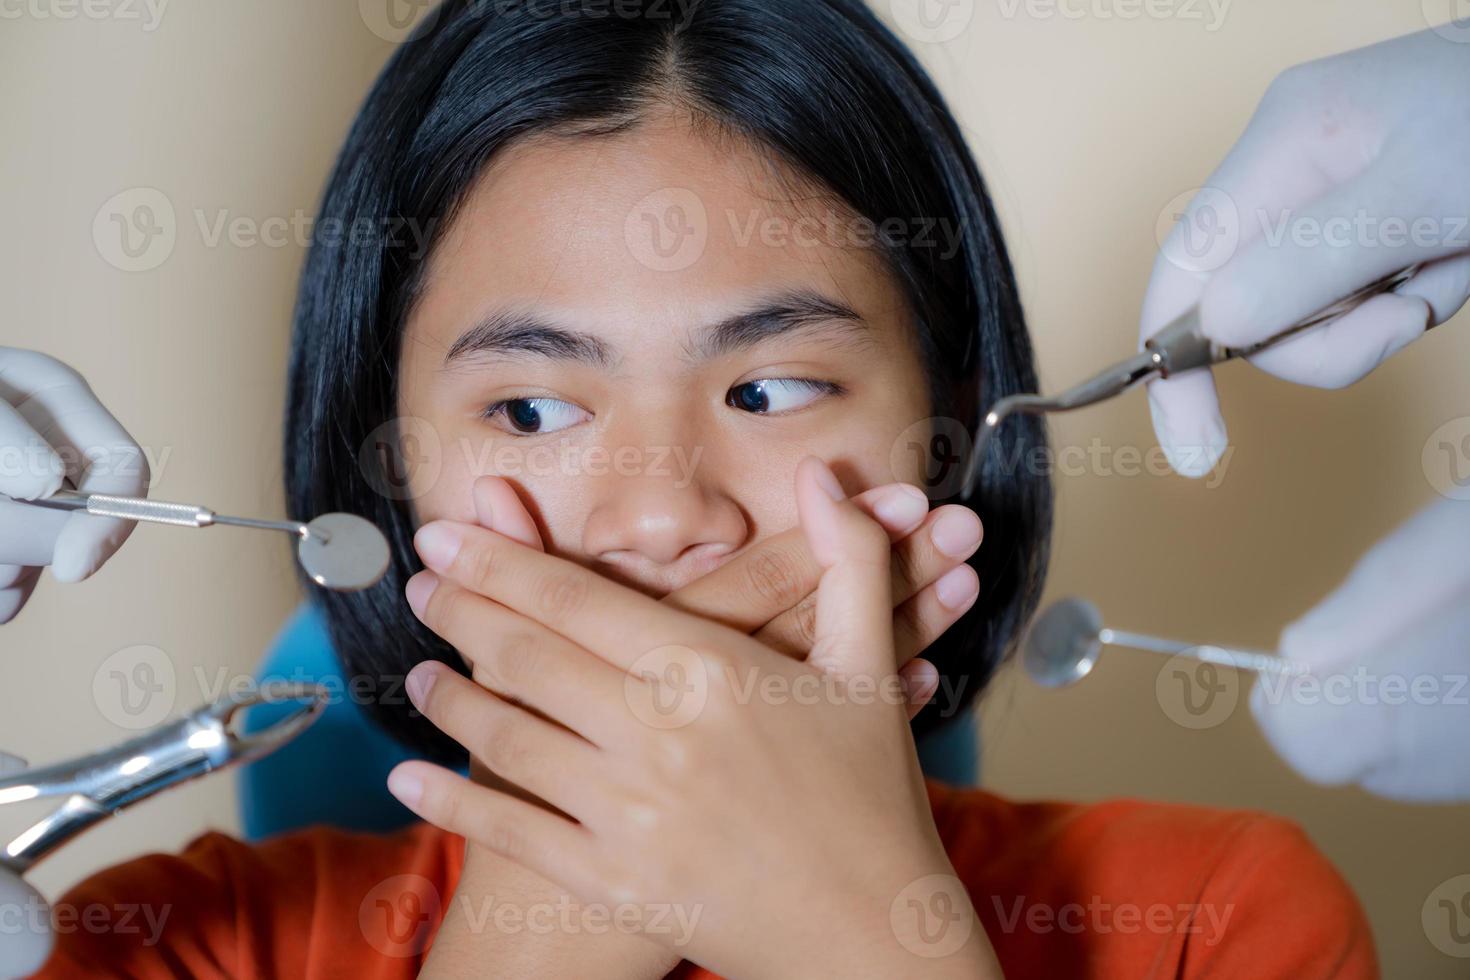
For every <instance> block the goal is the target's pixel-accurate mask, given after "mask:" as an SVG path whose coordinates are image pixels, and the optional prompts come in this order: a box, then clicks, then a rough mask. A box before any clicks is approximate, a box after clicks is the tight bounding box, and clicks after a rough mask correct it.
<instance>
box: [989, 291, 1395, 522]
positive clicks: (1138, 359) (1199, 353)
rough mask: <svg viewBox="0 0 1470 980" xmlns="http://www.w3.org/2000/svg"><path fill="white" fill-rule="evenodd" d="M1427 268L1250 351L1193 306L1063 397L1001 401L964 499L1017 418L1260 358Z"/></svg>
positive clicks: (1075, 406) (1357, 297)
mask: <svg viewBox="0 0 1470 980" xmlns="http://www.w3.org/2000/svg"><path fill="white" fill-rule="evenodd" d="M1422 268H1423V265H1422V264H1421V265H1413V266H1410V267H1408V268H1407V269H1401V270H1399V271H1398V272H1395V273H1392V274H1390V275H1387V276H1384V277H1383V278H1382V279H1379V280H1377V281H1375V282H1371V283H1369V284H1368V285H1366V286H1364V287H1363V288H1362V289H1360V290H1358V291H1357V292H1355V293H1353V294H1352V295H1350V296H1348V297H1346V298H1344V299H1341V300H1339V301H1338V302H1336V303H1334V304H1332V305H1331V306H1329V307H1327V308H1326V309H1325V310H1322V311H1321V312H1318V313H1314V314H1312V315H1311V316H1309V317H1307V318H1306V319H1304V320H1298V321H1297V322H1296V323H1294V324H1292V325H1291V326H1289V327H1287V328H1286V329H1285V330H1282V331H1281V332H1280V333H1277V334H1274V335H1272V336H1270V337H1267V338H1266V339H1265V340H1262V341H1259V342H1257V343H1254V344H1250V345H1248V346H1245V347H1226V346H1224V345H1223V344H1217V343H1215V342H1214V341H1213V340H1210V339H1209V338H1208V337H1206V336H1205V335H1204V334H1203V333H1202V332H1201V329H1200V319H1199V307H1198V306H1194V307H1192V308H1191V309H1189V310H1188V311H1186V312H1185V313H1183V314H1182V315H1181V316H1179V317H1177V318H1176V319H1175V320H1173V321H1172V322H1170V323H1169V325H1168V326H1166V327H1164V329H1162V330H1160V331H1159V332H1158V333H1156V334H1154V335H1153V336H1152V337H1150V338H1149V339H1148V340H1147V341H1145V342H1144V345H1143V350H1141V351H1139V352H1138V353H1137V354H1135V355H1133V356H1132V357H1130V358H1128V359H1127V360H1125V361H1120V362H1118V363H1117V364H1114V365H1112V366H1111V367H1108V368H1105V369H1104V370H1102V371H1099V372H1098V373H1097V374H1095V375H1093V376H1092V377H1090V378H1088V379H1087V380H1086V381H1083V382H1082V383H1081V384H1079V385H1076V386H1075V387H1072V388H1069V389H1067V390H1066V391H1064V392H1062V393H1061V394H1060V395H1054V396H1051V397H1046V396H1043V395H1010V396H1008V397H1005V398H1002V399H1000V400H998V401H997V402H996V403H995V404H994V405H993V406H992V407H991V409H990V411H989V412H987V413H986V414H985V418H984V419H982V420H981V422H980V425H979V426H978V427H977V429H976V431H975V438H974V440H973V441H972V443H971V449H970V459H969V461H968V462H967V463H966V464H965V484H964V490H963V495H964V496H965V497H970V496H971V495H973V494H974V492H975V485H976V484H977V483H978V482H979V480H980V469H981V467H982V466H983V465H984V460H985V448H986V446H988V445H989V443H990V439H991V437H992V436H993V435H994V434H995V430H996V429H998V428H1000V425H1001V423H1002V422H1004V421H1005V420H1006V419H1007V418H1009V417H1010V416H1012V415H1016V414H1022V415H1042V414H1045V413H1048V412H1070V411H1073V410H1074V409H1078V408H1085V407H1086V406H1088V405H1095V404H1097V403H1098V402H1101V401H1106V400H1107V399H1109V398H1112V397H1114V396H1116V395H1121V394H1122V393H1123V392H1125V391H1127V390H1129V389H1130V388H1133V387H1134V386H1136V385H1138V384H1141V383H1142V382H1145V381H1152V380H1153V379H1155V378H1168V377H1172V376H1173V375H1176V374H1183V373H1184V372H1185V371H1193V370H1195V369H1197V368H1203V367H1209V366H1211V365H1213V364H1222V363H1224V362H1225V361H1233V360H1235V359H1236V358H1241V357H1250V356H1251V355H1253V354H1259V353H1260V352H1261V351H1263V350H1266V349H1268V348H1270V347H1274V346H1276V345H1277V344H1279V343H1281V342H1282V341H1285V340H1288V339H1290V338H1292V337H1295V336H1297V335H1298V334H1301V333H1303V332H1305V331H1307V330H1311V329H1313V328H1315V327H1320V326H1323V325H1325V324H1328V323H1332V322H1333V321H1335V320H1339V319H1341V318H1342V317H1344V316H1346V315H1347V314H1349V313H1351V312H1352V311H1353V310H1355V309H1357V308H1358V307H1359V306H1362V305H1363V304H1364V303H1366V302H1367V301H1368V300H1370V299H1372V298H1373V297H1375V296H1378V295H1381V294H1383V293H1390V292H1393V291H1394V290H1395V289H1397V288H1398V287H1399V286H1402V285H1403V284H1404V283H1406V282H1408V281H1409V280H1410V279H1412V278H1413V277H1414V276H1415V275H1417V274H1418V272H1419V271H1420V269H1422Z"/></svg>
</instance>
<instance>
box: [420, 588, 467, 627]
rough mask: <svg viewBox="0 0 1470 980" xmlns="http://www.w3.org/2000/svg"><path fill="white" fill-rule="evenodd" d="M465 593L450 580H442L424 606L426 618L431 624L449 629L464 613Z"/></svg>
mask: <svg viewBox="0 0 1470 980" xmlns="http://www.w3.org/2000/svg"><path fill="white" fill-rule="evenodd" d="M464 601H465V593H464V591H463V590H462V589H457V588H455V587H454V586H453V585H451V584H449V583H448V582H440V583H439V585H438V587H437V588H435V589H434V592H433V594H432V595H430V596H429V603H428V605H427V606H425V607H424V619H426V620H428V622H429V625H431V626H433V627H434V628H435V631H436V632H439V631H440V630H449V629H452V628H453V627H454V625H455V624H456V623H458V622H459V618H460V617H461V616H462V615H463V614H464Z"/></svg>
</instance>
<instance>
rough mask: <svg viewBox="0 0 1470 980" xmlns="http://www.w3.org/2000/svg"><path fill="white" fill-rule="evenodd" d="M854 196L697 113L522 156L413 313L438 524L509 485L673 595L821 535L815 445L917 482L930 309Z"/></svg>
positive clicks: (862, 480)
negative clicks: (717, 135)
mask: <svg viewBox="0 0 1470 980" xmlns="http://www.w3.org/2000/svg"><path fill="white" fill-rule="evenodd" d="M793 194H795V195H796V196H797V197H798V198H799V200H793ZM829 200H830V198H829V196H828V195H823V194H821V193H819V192H817V191H815V190H813V189H810V188H808V189H806V190H803V188H802V185H801V184H799V183H795V182H793V181H792V180H791V179H789V177H788V179H786V180H780V179H777V178H776V177H775V176H774V175H773V174H772V173H771V171H770V167H769V165H768V164H767V163H765V162H764V160H763V158H762V157H761V156H760V155H759V154H758V153H756V152H755V151H753V150H752V149H750V148H749V147H743V146H741V145H740V144H738V143H735V142H733V141H725V140H718V141H716V140H712V139H710V138H707V137H706V136H703V135H701V134H700V133H698V132H696V131H695V130H694V129H693V128H692V127H691V126H690V125H689V123H688V122H686V121H683V120H680V119H677V118H674V117H672V116H669V117H666V118H661V119H658V120H655V121H649V122H645V123H643V124H641V125H640V126H638V127H637V128H635V129H632V130H629V131H627V132H624V133H621V134H617V135H613V136H595V137H594V136H579V137H568V138H545V139H536V140H530V141H522V142H521V143H519V144H517V145H516V146H514V147H513V148H511V149H510V150H509V151H507V152H506V153H504V154H503V155H502V156H501V157H500V158H499V159H498V160H497V161H496V163H495V164H493V165H492V166H491V168H490V169H489V171H488V172H487V173H486V175H485V176H484V178H482V179H481V180H480V181H479V183H478V185H477V187H476V189H475V190H474V191H473V193H472V194H471V195H470V196H469V198H468V200H467V202H466V205H465V207H464V209H463V210H462V211H461V212H459V213H458V214H457V216H456V218H455V221H454V223H453V224H452V225H451V226H450V227H449V228H448V229H446V233H445V236H444V238H443V240H442V242H441V243H440V245H439V246H438V248H437V249H436V252H435V254H434V256H433V257H432V259H431V260H430V264H429V267H428V269H427V276H426V279H425V282H424V285H423V290H422V293H421V296H420V299H419V302H418V304H417V305H416V307H415V309H414V312H413V314H412V316H411V317H410V319H409V322H408V324H407V325H406V327H405V335H404V344H403V354H402V362H401V364H400V366H399V375H398V376H399V405H398V409H399V414H400V416H402V417H404V419H405V420H406V421H403V422H401V424H402V425H403V426H404V427H405V428H407V429H408V430H409V431H411V432H412V433H413V436H414V438H413V439H412V444H413V453H414V454H415V457H416V458H415V459H414V463H415V465H414V466H413V467H412V468H411V469H410V471H409V475H408V479H409V492H410V495H411V498H412V500H413V503H414V507H415V511H416V515H417V517H418V519H419V520H420V521H421V522H422V521H430V520H435V519H441V518H448V519H455V520H462V521H473V520H474V515H475V510H474V504H473V501H472V498H471V486H472V485H473V483H474V480H475V479H476V477H479V476H482V475H488V474H493V475H497V476H502V477H505V478H507V479H508V480H509V481H510V482H511V483H513V484H515V485H516V486H517V488H518V490H519V491H520V496H521V498H522V500H523V501H524V502H525V503H526V505H527V507H528V508H529V510H530V511H531V514H532V516H533V517H534V518H535V520H536V522H537V523H538V525H539V526H540V529H541V535H542V539H543V541H544V542H545V544H546V547H547V549H548V550H549V551H551V552H552V553H554V554H558V555H561V556H563V557H565V558H569V559H571V560H574V561H577V562H579V563H581V564H584V565H587V566H589V567H592V568H594V569H596V570H597V571H599V572H601V573H603V574H605V575H607V576H609V577H611V578H614V579H616V580H619V581H622V582H624V583H626V584H628V585H631V586H633V587H635V588H639V589H642V590H644V591H646V592H649V593H651V594H653V595H655V596H662V595H664V594H666V593H668V592H670V591H673V590H675V589H678V588H680V587H681V586H683V585H685V584H687V583H688V582H691V581H693V580H694V579H696V578H698V577H700V576H701V575H703V574H705V573H707V572H709V571H711V570H713V569H714V568H715V567H716V566H718V565H720V564H721V563H723V562H724V561H727V560H728V559H729V558H730V557H731V556H733V555H735V554H737V553H738V552H740V551H741V550H742V549H744V548H747V547H749V546H750V545H752V544H753V543H755V542H756V541H759V540H761V539H762V538H764V537H767V536H769V535H772V534H775V533H779V532H781V531H784V530H786V529H788V528H791V527H794V526H796V523H797V515H796V505H795V501H794V498H793V493H792V481H793V478H794V474H795V470H796V464H797V462H798V461H799V460H800V459H801V458H802V457H803V456H806V455H817V456H820V457H821V458H823V459H824V460H826V461H827V462H828V463H829V464H830V465H831V466H832V468H833V470H834V471H835V472H836V474H837V476H838V478H839V479H840V480H841V481H842V483H843V485H844V487H845V488H846V489H847V490H848V492H849V493H856V492H859V491H861V490H864V489H867V488H869V487H873V486H879V485H882V484H885V483H890V482H894V481H900V480H901V481H906V482H918V480H919V478H920V476H921V463H920V461H919V460H918V459H917V458H916V457H915V456H914V454H913V453H910V452H906V451H904V447H903V446H901V445H900V443H899V439H900V436H901V435H902V434H903V433H904V431H905V430H906V429H908V428H910V427H911V426H913V425H915V423H918V422H920V421H922V420H923V419H925V418H926V417H927V416H928V415H929V391H928V388H927V385H926V381H925V378H924V373H923V370H922V367H921V361H920V354H919V348H918V343H917V340H916V338H915V328H914V325H913V323H912V318H911V316H910V314H909V312H908V310H907V307H906V303H905V300H904V297H903V295H902V291H901V289H900V287H899V285H898V283H897V281H896V280H895V279H894V278H893V276H892V275H891V273H889V271H888V270H887V269H886V267H885V264H884V262H883V261H882V259H881V257H880V256H879V254H878V253H877V252H876V251H875V250H873V249H872V248H871V242H872V235H871V228H870V227H867V226H864V225H862V224H860V223H857V222H854V221H853V220H852V219H851V217H850V216H849V215H848V213H847V211H846V210H844V209H842V208H840V207H838V206H837V205H836V204H835V203H829ZM865 233H866V234H865ZM405 441H406V442H408V440H405ZM896 447H897V451H896Z"/></svg>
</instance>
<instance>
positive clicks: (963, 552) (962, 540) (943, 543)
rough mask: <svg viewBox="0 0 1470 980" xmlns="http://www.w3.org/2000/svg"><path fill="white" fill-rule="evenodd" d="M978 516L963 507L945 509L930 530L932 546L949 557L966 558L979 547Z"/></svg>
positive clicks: (979, 530) (979, 529) (980, 530)
mask: <svg viewBox="0 0 1470 980" xmlns="http://www.w3.org/2000/svg"><path fill="white" fill-rule="evenodd" d="M981 532H982V528H981V526H980V518H979V517H976V516H975V512H974V511H972V510H969V509H968V508H965V507H955V508H951V509H950V510H948V511H946V512H945V513H944V514H943V515H942V516H941V517H940V518H939V520H937V521H935V522H934V529H933V530H932V531H931V532H930V534H931V535H932V537H933V541H934V547H936V548H938V549H939V550H940V551H941V552H943V553H944V554H946V555H948V556H949V557H951V558H968V557H970V555H972V554H974V552H975V549H976V548H978V547H980V535H981Z"/></svg>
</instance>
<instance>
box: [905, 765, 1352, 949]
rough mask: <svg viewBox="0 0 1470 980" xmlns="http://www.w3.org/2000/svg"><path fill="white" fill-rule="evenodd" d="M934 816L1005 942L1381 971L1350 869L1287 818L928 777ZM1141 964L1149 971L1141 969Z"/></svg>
mask: <svg viewBox="0 0 1470 980" xmlns="http://www.w3.org/2000/svg"><path fill="white" fill-rule="evenodd" d="M930 800H931V802H932V804H933V806H934V813H935V822H936V824H937V825H938V828H939V831H940V836H941V838H942V839H943V840H944V843H945V847H946V850H947V851H948V853H949V855H950V859H951V861H952V862H953V863H954V865H955V869H956V871H957V872H958V873H959V874H960V877H961V878H962V879H964V881H965V883H966V885H967V886H968V887H969V889H970V891H971V894H972V895H975V896H976V903H977V911H979V913H980V915H981V918H982V920H984V921H986V923H987V929H988V930H992V933H993V934H994V932H995V931H996V930H998V931H999V933H1000V939H998V940H997V946H998V947H1000V946H1002V945H1006V946H1009V947H1010V948H1012V949H1013V950H1025V951H1028V952H1035V951H1036V950H1039V949H1041V948H1042V946H1043V945H1044V944H1046V943H1050V944H1051V945H1052V946H1053V947H1057V946H1061V947H1067V946H1070V947H1071V948H1072V951H1073V952H1074V953H1075V954H1076V955H1077V956H1079V957H1082V958H1084V959H1086V958H1090V957H1096V956H1099V955H1101V956H1104V957H1105V958H1117V959H1118V960H1119V962H1120V964H1121V963H1126V964H1128V965H1130V966H1133V965H1138V966H1140V967H1144V966H1147V965H1149V964H1157V963H1159V962H1160V958H1161V957H1162V958H1163V960H1164V961H1167V962H1172V963H1175V964H1177V967H1178V971H1179V972H1178V975H1179V976H1181V977H1187V976H1195V975H1200V974H1202V973H1203V972H1204V971H1206V970H1208V971H1210V972H1214V973H1220V974H1221V975H1233V973H1232V970H1233V968H1235V967H1239V968H1240V970H1241V971H1242V972H1243V973H1245V974H1250V975H1255V976H1291V977H1316V976H1322V977H1329V976H1331V977H1338V976H1342V977H1373V976H1376V975H1377V967H1376V963H1375V954H1374V951H1373V943H1372V936H1371V933H1370V931H1369V927H1368V923H1367V919H1366V917H1365V916H1364V914H1363V910H1362V907H1361V905H1360V904H1359V903H1358V900H1357V898H1356V897H1355V896H1354V895H1353V893H1352V890H1351V889H1350V888H1349V887H1348V885H1347V882H1345V881H1344V880H1343V878H1342V876H1341V875H1340V874H1339V873H1338V872H1337V870H1336V869H1335V868H1333V866H1332V865H1331V863H1330V862H1329V861H1328V860H1327V859H1326V857H1324V856H1323V855H1322V853H1321V852H1320V851H1319V850H1318V849H1317V848H1316V847H1315V846H1314V845H1313V843H1312V841H1311V840H1310V839H1309V838H1308V837H1307V835H1306V834H1305V833H1303V832H1302V830H1301V829H1300V828H1299V827H1297V826H1296V825H1295V824H1293V823H1291V822H1290V821H1287V820H1283V819H1281V818H1279V817H1276V816H1272V815H1269V814H1265V813H1259V812H1255V811H1249V810H1225V809H1212V808H1208V807H1198V806H1186V805H1179V804H1160V803H1143V802H1138V801H1133V800H1117V801H1108V802H1101V803H1093V804H1069V803H1049V802H1042V803H1016V802H1012V801H1008V800H1005V799H1002V798H1000V797H997V796H995V795H993V794H990V793H986V792H984V791H981V790H968V789H966V790H959V789H951V788H948V787H944V786H939V785H936V784H931V786H930ZM1144 972H1147V971H1146V970H1145V971H1144Z"/></svg>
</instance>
